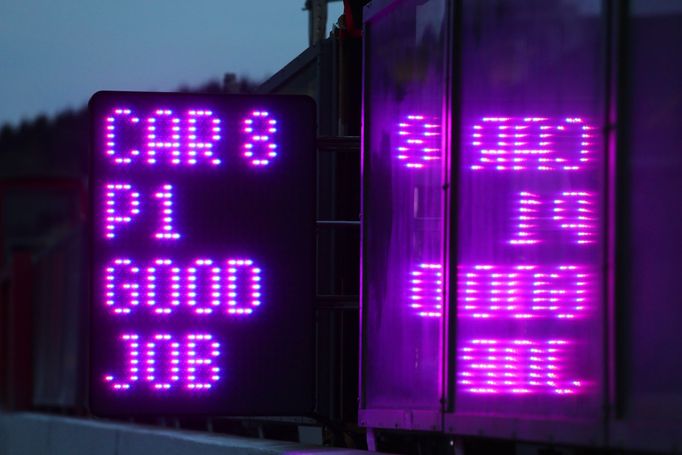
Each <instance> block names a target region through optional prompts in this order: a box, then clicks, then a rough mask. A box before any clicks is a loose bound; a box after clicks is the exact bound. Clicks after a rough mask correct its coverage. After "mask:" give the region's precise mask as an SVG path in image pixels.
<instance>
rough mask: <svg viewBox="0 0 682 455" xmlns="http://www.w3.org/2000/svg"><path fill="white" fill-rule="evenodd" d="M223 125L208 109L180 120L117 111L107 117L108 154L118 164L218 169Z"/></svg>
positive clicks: (159, 113)
mask: <svg viewBox="0 0 682 455" xmlns="http://www.w3.org/2000/svg"><path fill="white" fill-rule="evenodd" d="M220 123H221V122H220V119H218V118H215V117H214V116H213V112H212V111H210V110H207V109H190V110H188V111H187V112H186V113H185V114H184V115H183V116H181V117H180V116H177V115H175V114H174V112H173V111H172V110H170V109H154V110H152V112H151V115H149V116H147V117H145V118H143V119H141V118H140V117H138V116H137V115H136V114H135V113H133V111H132V110H131V109H127V108H117V109H114V110H113V113H112V114H111V115H110V116H108V117H107V118H106V138H105V143H106V155H107V156H108V157H109V158H110V159H111V160H112V162H113V163H114V164H119V165H129V164H132V163H144V164H146V165H155V164H159V163H165V164H170V165H172V166H194V165H196V164H199V163H205V164H209V165H211V166H217V165H219V164H220V163H221V161H220V159H218V158H216V156H215V152H214V151H213V148H214V147H215V144H216V142H218V141H219V140H220V139H221V133H220V132H221V127H220ZM119 130H120V131H119ZM119 133H125V134H124V137H121V134H119Z"/></svg>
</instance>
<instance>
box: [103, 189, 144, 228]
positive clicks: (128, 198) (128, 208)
mask: <svg viewBox="0 0 682 455" xmlns="http://www.w3.org/2000/svg"><path fill="white" fill-rule="evenodd" d="M104 204H105V206H106V209H105V210H106V213H107V215H106V224H105V225H104V230H105V232H104V235H105V237H106V238H108V239H113V238H114V237H116V230H117V228H118V227H123V226H125V225H126V224H128V223H130V222H131V221H132V220H133V218H134V217H135V216H137V215H138V214H139V213H140V193H138V192H137V191H135V190H134V189H133V186H132V185H129V184H127V183H109V184H107V185H106V194H105V198H104Z"/></svg>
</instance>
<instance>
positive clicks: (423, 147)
mask: <svg viewBox="0 0 682 455" xmlns="http://www.w3.org/2000/svg"><path fill="white" fill-rule="evenodd" d="M440 149H441V137H440V125H439V123H438V122H437V121H436V120H435V119H429V118H427V117H426V116H424V115H408V116H406V117H405V118H404V119H403V120H402V121H401V122H400V123H399V124H398V147H397V153H396V157H397V158H398V159H399V160H401V161H402V162H403V163H404V165H405V167H407V168H410V169H421V168H423V167H425V166H427V165H428V164H429V163H430V162H433V161H437V160H440Z"/></svg>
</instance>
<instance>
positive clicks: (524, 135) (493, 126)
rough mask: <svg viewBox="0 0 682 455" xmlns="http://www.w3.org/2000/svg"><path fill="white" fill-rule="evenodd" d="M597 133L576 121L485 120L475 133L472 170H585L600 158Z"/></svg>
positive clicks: (475, 127) (578, 119)
mask: <svg viewBox="0 0 682 455" xmlns="http://www.w3.org/2000/svg"><path fill="white" fill-rule="evenodd" d="M594 130H595V128H594V127H592V126H589V125H587V124H586V123H585V122H584V121H583V120H582V119H581V118H576V117H569V118H564V119H552V118H545V117H484V118H483V119H482V122H480V123H478V124H476V125H474V127H473V131H472V133H471V145H472V146H473V147H474V150H475V151H474V153H473V156H472V158H474V163H473V164H472V165H471V169H472V170H475V171H481V170H496V171H525V170H538V171H580V170H585V169H588V168H589V167H590V164H591V163H592V162H593V160H594V156H595V155H596V150H595V147H596V145H597V144H596V142H595V140H594V138H595V132H594Z"/></svg>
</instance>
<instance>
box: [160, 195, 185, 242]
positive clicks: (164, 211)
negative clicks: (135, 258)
mask: <svg viewBox="0 0 682 455" xmlns="http://www.w3.org/2000/svg"><path fill="white" fill-rule="evenodd" d="M154 198H155V199H157V200H159V204H160V208H159V211H160V215H161V217H160V218H161V223H160V224H161V226H160V227H159V230H158V231H156V232H155V233H154V238H157V239H159V240H177V239H179V238H180V234H178V233H177V232H176V231H175V229H173V186H172V185H168V184H166V185H163V186H162V187H161V189H160V190H159V191H157V192H156V193H154Z"/></svg>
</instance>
